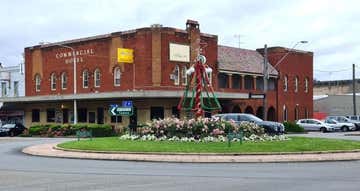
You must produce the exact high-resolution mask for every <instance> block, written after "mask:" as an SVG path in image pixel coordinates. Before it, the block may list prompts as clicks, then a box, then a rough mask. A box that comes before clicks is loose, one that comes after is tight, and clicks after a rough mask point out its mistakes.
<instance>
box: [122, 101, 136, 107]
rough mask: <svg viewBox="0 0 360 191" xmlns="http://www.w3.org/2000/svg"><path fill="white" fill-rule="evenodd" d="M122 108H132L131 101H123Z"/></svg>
mask: <svg viewBox="0 0 360 191" xmlns="http://www.w3.org/2000/svg"><path fill="white" fill-rule="evenodd" d="M122 106H123V107H132V106H133V102H132V101H129V100H126V101H123V102H122Z"/></svg>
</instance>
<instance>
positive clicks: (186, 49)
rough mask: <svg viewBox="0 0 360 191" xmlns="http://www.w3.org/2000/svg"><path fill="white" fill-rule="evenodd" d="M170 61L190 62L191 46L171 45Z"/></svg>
mask: <svg viewBox="0 0 360 191" xmlns="http://www.w3.org/2000/svg"><path fill="white" fill-rule="evenodd" d="M169 50H170V51H169V52H170V56H169V59H170V61H175V62H190V46H189V45H183V44H176V43H170V44H169Z"/></svg>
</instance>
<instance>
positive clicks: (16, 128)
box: [0, 123, 26, 136]
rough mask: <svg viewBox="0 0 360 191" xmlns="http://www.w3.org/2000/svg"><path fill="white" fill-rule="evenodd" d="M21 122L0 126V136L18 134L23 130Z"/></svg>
mask: <svg viewBox="0 0 360 191" xmlns="http://www.w3.org/2000/svg"><path fill="white" fill-rule="evenodd" d="M25 129H26V128H25V126H24V125H22V124H21V123H13V124H10V123H9V124H5V125H3V126H1V127H0V136H18V135H20V134H22V133H23V132H24V130H25Z"/></svg>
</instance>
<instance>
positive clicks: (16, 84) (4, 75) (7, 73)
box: [0, 64, 25, 124]
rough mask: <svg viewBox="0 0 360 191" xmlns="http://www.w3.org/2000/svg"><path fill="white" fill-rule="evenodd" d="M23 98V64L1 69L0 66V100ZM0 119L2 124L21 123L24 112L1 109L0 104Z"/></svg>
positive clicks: (0, 66)
mask: <svg viewBox="0 0 360 191" xmlns="http://www.w3.org/2000/svg"><path fill="white" fill-rule="evenodd" d="M22 96H25V72H24V64H19V65H17V66H10V67H3V66H2V65H1V64H0V98H5V97H22ZM0 119H1V121H2V124H4V123H8V122H11V123H13V122H21V123H22V122H23V119H24V111H20V110H14V109H13V108H11V106H10V107H6V108H5V107H3V103H1V102H0Z"/></svg>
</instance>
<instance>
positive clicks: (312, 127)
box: [296, 119, 335, 133]
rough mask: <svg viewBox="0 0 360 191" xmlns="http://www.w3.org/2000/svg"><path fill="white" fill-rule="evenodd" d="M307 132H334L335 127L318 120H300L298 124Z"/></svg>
mask: <svg viewBox="0 0 360 191" xmlns="http://www.w3.org/2000/svg"><path fill="white" fill-rule="evenodd" d="M296 124H298V125H300V126H301V127H302V128H304V130H306V131H321V132H323V133H325V132H330V131H334V130H335V129H334V127H331V126H330V125H329V124H326V123H324V122H322V121H320V120H317V119H300V120H298V121H297V122H296Z"/></svg>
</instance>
